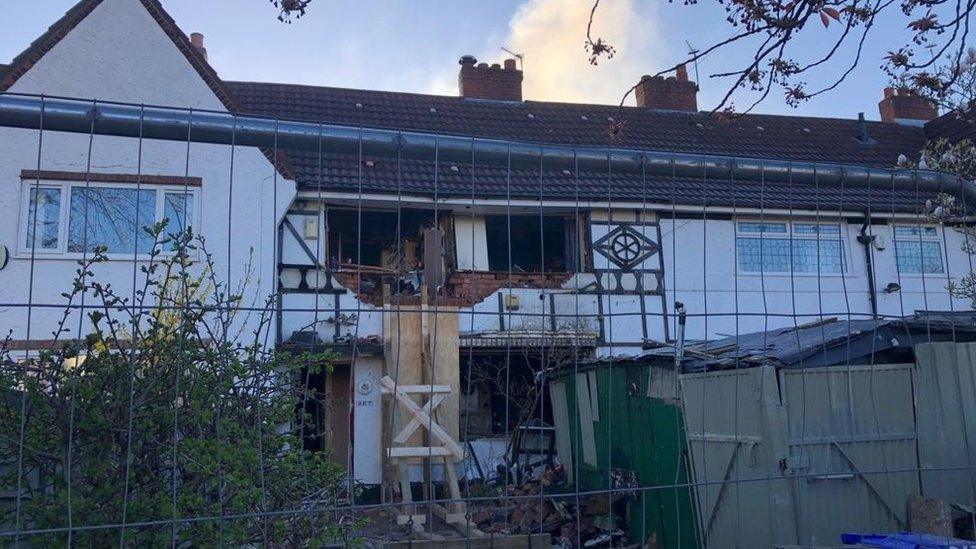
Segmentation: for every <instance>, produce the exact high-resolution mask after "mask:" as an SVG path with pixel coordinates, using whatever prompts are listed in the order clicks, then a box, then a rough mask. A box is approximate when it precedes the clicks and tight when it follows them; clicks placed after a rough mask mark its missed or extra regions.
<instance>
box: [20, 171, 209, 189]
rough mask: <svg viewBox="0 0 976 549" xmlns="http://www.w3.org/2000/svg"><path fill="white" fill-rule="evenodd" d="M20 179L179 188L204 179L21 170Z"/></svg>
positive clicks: (198, 182) (174, 176) (201, 183)
mask: <svg viewBox="0 0 976 549" xmlns="http://www.w3.org/2000/svg"><path fill="white" fill-rule="evenodd" d="M20 178H21V179H25V180H28V181H30V180H37V179H41V180H46V181H92V182H96V183H138V184H142V185H173V186H179V187H200V186H202V185H203V179H201V178H199V177H182V176H178V175H147V174H142V175H139V174H134V173H85V172H60V171H50V170H41V171H37V170H21V172H20Z"/></svg>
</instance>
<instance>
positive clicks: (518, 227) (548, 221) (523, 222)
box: [485, 214, 579, 273]
mask: <svg viewBox="0 0 976 549" xmlns="http://www.w3.org/2000/svg"><path fill="white" fill-rule="evenodd" d="M485 230H486V232H487V240H488V266H489V268H490V269H491V270H492V271H499V272H508V271H511V272H513V273H523V272H524V273H539V272H546V273H554V272H555V273H565V272H576V271H577V270H578V263H579V238H578V236H577V234H578V232H577V231H578V228H577V223H576V220H575V218H572V217H564V216H555V215H551V216H543V217H540V216H538V215H531V214H529V215H513V216H511V218H509V217H508V216H505V215H489V216H487V217H486V218H485ZM510 259H511V261H509V260H510Z"/></svg>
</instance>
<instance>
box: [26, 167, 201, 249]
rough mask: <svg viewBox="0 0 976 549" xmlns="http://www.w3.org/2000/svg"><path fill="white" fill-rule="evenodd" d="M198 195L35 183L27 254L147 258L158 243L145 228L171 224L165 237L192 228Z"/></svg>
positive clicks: (29, 192)
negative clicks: (102, 252)
mask: <svg viewBox="0 0 976 549" xmlns="http://www.w3.org/2000/svg"><path fill="white" fill-rule="evenodd" d="M193 201H194V193H193V191H184V190H179V189H171V188H165V187H160V188H145V187H144V188H139V189H137V188H136V187H134V186H103V185H95V184H91V185H86V184H84V183H78V184H72V183H64V184H55V183H45V184H42V185H41V186H37V185H36V184H30V185H29V186H28V187H27V192H26V193H25V202H26V208H25V209H24V211H25V212H26V215H25V216H24V221H23V223H22V227H23V228H24V233H23V234H24V238H23V239H22V242H23V248H22V251H24V252H31V251H34V252H39V253H46V254H50V253H68V254H81V253H91V252H92V251H93V250H94V249H95V247H96V246H105V248H106V251H107V253H108V254H119V255H131V254H134V253H139V254H148V253H149V252H150V251H151V249H152V245H153V239H152V236H151V235H150V234H148V233H147V232H146V231H145V230H143V228H144V227H147V226H150V225H153V224H154V223H156V222H157V221H160V220H162V219H163V218H167V219H169V224H168V225H167V227H166V232H169V233H175V232H178V231H181V230H184V229H186V228H188V227H190V226H192V225H193V221H192V220H193Z"/></svg>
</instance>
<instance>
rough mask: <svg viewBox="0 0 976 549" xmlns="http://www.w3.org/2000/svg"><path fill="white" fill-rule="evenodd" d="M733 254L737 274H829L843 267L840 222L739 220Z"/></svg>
mask: <svg viewBox="0 0 976 549" xmlns="http://www.w3.org/2000/svg"><path fill="white" fill-rule="evenodd" d="M735 244H736V256H737V260H738V268H739V272H741V273H757V274H758V273H790V272H793V273H799V274H830V273H843V272H844V271H846V270H847V259H846V253H845V248H844V238H843V236H842V233H841V227H840V225H834V224H824V223H799V222H796V223H791V222H786V221H772V222H769V221H763V222H757V221H743V222H739V223H738V227H737V236H736V243H735Z"/></svg>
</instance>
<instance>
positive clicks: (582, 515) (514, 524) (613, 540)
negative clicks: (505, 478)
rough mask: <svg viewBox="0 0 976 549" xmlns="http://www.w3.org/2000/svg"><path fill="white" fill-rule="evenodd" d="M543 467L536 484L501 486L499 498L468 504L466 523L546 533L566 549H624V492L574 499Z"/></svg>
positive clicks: (492, 530) (498, 531)
mask: <svg viewBox="0 0 976 549" xmlns="http://www.w3.org/2000/svg"><path fill="white" fill-rule="evenodd" d="M558 476H559V475H558V473H556V472H554V471H553V470H552V469H549V468H547V470H546V472H545V473H543V475H542V476H541V478H540V479H538V480H529V481H527V482H525V483H523V484H522V485H520V486H519V485H507V486H505V487H504V488H503V489H502V491H503V494H504V495H503V496H500V497H498V498H497V499H486V500H481V501H479V502H478V503H477V504H472V508H471V521H472V522H473V523H474V524H475V525H476V526H477V527H478V529H479V530H481V531H482V532H485V533H487V534H495V535H516V534H550V535H551V536H552V540H553V543H557V544H558V545H559V546H561V547H564V548H566V549H570V548H577V547H611V546H612V547H620V546H625V545H626V543H627V540H625V539H624V532H623V529H622V526H623V517H622V516H621V515H620V514H619V513H620V511H621V510H622V506H620V505H618V504H619V503H621V502H623V501H624V500H626V499H627V498H628V497H629V496H628V495H627V494H626V493H613V494H612V495H611V494H608V493H600V494H591V495H579V496H577V495H576V494H574V493H572V492H566V491H564V490H561V487H560V486H559V485H558V483H556V482H554V481H555V479H556V478H558Z"/></svg>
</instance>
